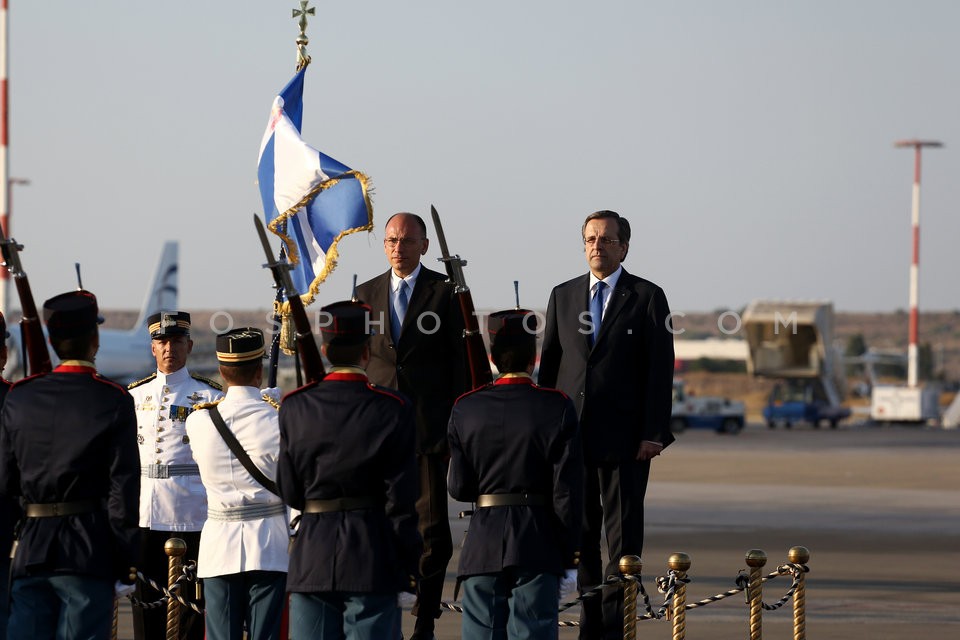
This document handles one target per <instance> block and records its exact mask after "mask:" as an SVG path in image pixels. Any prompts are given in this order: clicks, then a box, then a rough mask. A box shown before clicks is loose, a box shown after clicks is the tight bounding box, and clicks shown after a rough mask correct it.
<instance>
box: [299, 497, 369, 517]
mask: <svg viewBox="0 0 960 640" xmlns="http://www.w3.org/2000/svg"><path fill="white" fill-rule="evenodd" d="M382 505H383V502H382V501H381V500H378V499H377V498H370V497H365V498H331V499H329V500H307V502H306V504H305V505H304V507H303V512H304V513H330V512H333V511H358V510H360V509H375V508H377V507H380V506H382Z"/></svg>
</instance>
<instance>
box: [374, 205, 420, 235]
mask: <svg viewBox="0 0 960 640" xmlns="http://www.w3.org/2000/svg"><path fill="white" fill-rule="evenodd" d="M397 216H410V217H412V218H413V219H414V220H416V221H417V226H418V227H420V231H421V232H423V237H424V238H426V237H427V223H426V222H424V221H423V218H421V217H420V216H418V215H417V214H415V213H410V212H409V211H398V212H397V213H395V214H393V215H392V216H390V217H389V218H387V222H386V224H384V225H383V228H384V229H386V228H387V227H389V226H390V221H391V220H393V219H394V218H396V217H397Z"/></svg>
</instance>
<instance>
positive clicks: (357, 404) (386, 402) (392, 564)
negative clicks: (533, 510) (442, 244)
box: [277, 302, 421, 640]
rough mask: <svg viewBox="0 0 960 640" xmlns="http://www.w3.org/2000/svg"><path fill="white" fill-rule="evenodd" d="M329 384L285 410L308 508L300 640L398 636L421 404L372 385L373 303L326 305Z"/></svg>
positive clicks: (290, 468) (298, 395)
mask: <svg viewBox="0 0 960 640" xmlns="http://www.w3.org/2000/svg"><path fill="white" fill-rule="evenodd" d="M322 314H325V315H324V318H325V319H326V320H328V322H323V323H321V332H322V335H323V347H322V349H323V353H324V355H325V356H326V357H327V359H328V360H329V361H330V364H331V365H332V368H331V370H330V372H329V373H328V374H327V376H326V377H325V378H324V379H323V380H321V381H320V382H315V383H311V384H308V385H306V386H304V387H301V388H299V389H297V390H296V391H292V392H291V393H289V394H287V396H286V397H285V398H284V400H283V404H282V405H281V406H280V462H279V465H278V471H277V484H278V485H279V488H280V495H281V496H283V500H284V502H286V503H287V504H288V505H290V506H291V507H293V508H294V509H299V510H300V511H301V512H302V516H301V519H300V522H299V529H298V532H297V534H296V537H295V538H294V539H293V542H292V544H291V547H290V573H289V575H288V577H287V590H288V591H289V592H290V594H291V595H290V631H291V637H293V638H314V639H319V640H340V639H342V638H344V637H347V638H352V639H354V640H400V638H401V625H400V607H399V606H398V594H399V592H401V591H409V592H412V591H413V590H414V589H415V587H416V581H415V577H414V576H415V574H416V572H417V562H418V560H419V558H420V552H421V542H420V536H419V534H418V533H417V513H416V508H415V503H416V500H417V467H416V459H415V457H414V440H415V427H414V422H413V405H412V404H411V402H410V401H409V399H408V398H407V397H406V396H404V395H402V394H400V393H399V392H397V391H393V390H391V389H385V388H382V387H378V386H376V385H373V384H371V383H370V382H369V381H368V379H367V375H366V373H365V371H364V368H365V367H366V365H367V363H368V362H369V360H370V341H369V336H370V307H368V306H366V305H364V304H361V303H357V302H340V303H336V304H332V305H329V306H327V307H324V308H323V309H322Z"/></svg>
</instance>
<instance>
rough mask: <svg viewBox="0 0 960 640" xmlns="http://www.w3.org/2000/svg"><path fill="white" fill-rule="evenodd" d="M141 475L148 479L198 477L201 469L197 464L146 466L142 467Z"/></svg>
mask: <svg viewBox="0 0 960 640" xmlns="http://www.w3.org/2000/svg"><path fill="white" fill-rule="evenodd" d="M140 475H141V476H146V477H148V478H172V477H174V476H198V475H200V467H198V466H197V465H195V464H145V465H143V466H142V467H140Z"/></svg>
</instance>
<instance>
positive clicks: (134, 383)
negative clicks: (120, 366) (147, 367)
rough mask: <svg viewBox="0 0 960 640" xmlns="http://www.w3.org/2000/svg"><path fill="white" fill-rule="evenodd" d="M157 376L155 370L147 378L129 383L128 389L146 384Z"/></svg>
mask: <svg viewBox="0 0 960 640" xmlns="http://www.w3.org/2000/svg"><path fill="white" fill-rule="evenodd" d="M156 377H157V372H156V371H154V372H153V373H151V374H150V375H148V376H147V377H146V378H140V379H139V380H135V381H134V382H131V383H130V384H128V385H127V389H133V388H135V387H139V386H140V385H142V384H146V383H148V382H150V381H151V380H154V379H155V378H156Z"/></svg>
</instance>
